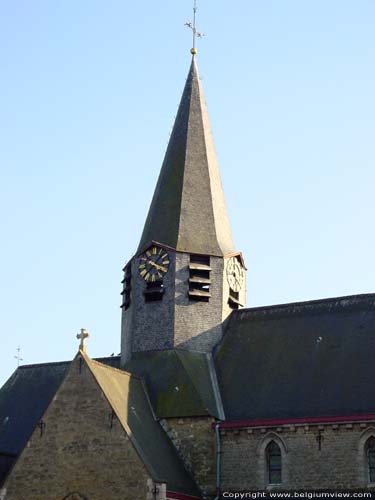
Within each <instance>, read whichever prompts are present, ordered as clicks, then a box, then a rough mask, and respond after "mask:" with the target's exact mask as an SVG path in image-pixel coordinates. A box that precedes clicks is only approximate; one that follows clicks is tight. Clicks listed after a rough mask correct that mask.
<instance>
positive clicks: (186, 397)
mask: <svg viewBox="0 0 375 500" xmlns="http://www.w3.org/2000/svg"><path fill="white" fill-rule="evenodd" d="M125 368H126V369H127V370H129V371H130V372H131V373H134V374H137V375H139V376H141V377H142V378H144V380H145V382H146V385H147V389H148V393H149V395H150V400H151V403H152V405H153V408H154V410H155V413H156V415H157V416H158V417H159V418H167V417H196V416H213V417H216V418H219V419H224V414H223V410H222V403H221V398H220V394H219V391H218V388H217V382H216V374H215V373H214V367H213V364H212V362H211V354H206V353H200V352H190V351H183V350H180V349H169V350H164V351H146V352H136V353H133V355H132V359H131V361H129V362H128V363H127V365H126V366H125Z"/></svg>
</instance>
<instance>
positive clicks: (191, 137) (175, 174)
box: [138, 57, 234, 256]
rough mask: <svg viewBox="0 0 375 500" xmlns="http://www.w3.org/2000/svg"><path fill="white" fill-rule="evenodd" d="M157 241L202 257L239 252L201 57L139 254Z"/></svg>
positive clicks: (188, 85)
mask: <svg viewBox="0 0 375 500" xmlns="http://www.w3.org/2000/svg"><path fill="white" fill-rule="evenodd" d="M153 241H155V242H158V243H160V244H162V245H166V246H169V247H172V248H175V249H176V250H178V251H181V252H189V253H197V254H209V255H219V256H222V255H226V254H228V253H231V252H233V251H234V247H233V242H232V237H231V231H230V225H229V220H228V215H227V210H226V205H225V200H224V194H223V189H222V185H221V179H220V173H219V167H218V163H217V158H216V153H215V147H214V143H213V138H212V133H211V128H210V124H209V118H208V113H207V109H206V104H205V100H204V96H203V90H202V86H201V83H200V79H199V75H198V69H197V65H196V61H195V57H193V60H192V62H191V66H190V71H189V74H188V77H187V80H186V85H185V89H184V92H183V95H182V98H181V102H180V106H179V109H178V113H177V117H176V120H175V124H174V127H173V131H172V135H171V138H170V141H169V144H168V148H167V152H166V154H165V158H164V162H163V165H162V168H161V172H160V176H159V180H158V183H157V186H156V189H155V193H154V197H153V199H152V203H151V206H150V209H149V213H148V216H147V220H146V223H145V226H144V229H143V234H142V237H141V241H140V243H139V247H138V253H139V252H141V251H143V250H144V249H145V248H147V247H148V246H149V245H150V244H151V243H152V242H153Z"/></svg>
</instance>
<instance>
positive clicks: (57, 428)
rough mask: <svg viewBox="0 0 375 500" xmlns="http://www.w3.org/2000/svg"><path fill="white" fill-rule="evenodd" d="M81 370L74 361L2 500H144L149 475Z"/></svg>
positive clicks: (88, 375)
mask: <svg viewBox="0 0 375 500" xmlns="http://www.w3.org/2000/svg"><path fill="white" fill-rule="evenodd" d="M81 369H82V370H81V373H79V364H78V359H76V360H75V361H74V362H73V363H72V365H71V368H70V369H69V372H68V374H67V376H66V378H65V380H64V382H63V384H62V385H61V387H60V389H59V390H58V392H57V393H56V396H55V397H54V399H53V400H52V402H51V404H50V406H49V408H48V409H47V411H46V413H45V415H44V416H43V428H42V429H41V428H39V427H37V428H36V429H35V431H34V432H33V434H32V436H31V438H30V440H29V442H28V443H27V446H26V447H25V449H24V450H23V452H22V454H21V455H20V457H19V459H18V461H17V462H16V464H15V466H14V468H13V470H12V471H11V473H10V475H9V476H8V478H7V480H6V482H5V484H4V488H6V495H5V497H4V499H5V500H57V499H58V500H62V499H63V498H64V497H65V496H67V495H68V494H69V493H74V492H75V493H78V494H80V495H81V496H82V497H83V498H88V499H90V500H116V499H118V500H120V499H121V500H134V499H139V500H142V499H146V495H147V489H148V487H147V481H148V480H149V479H150V478H149V475H148V474H147V471H146V469H145V467H144V465H143V463H142V462H141V460H140V459H139V457H138V455H137V453H136V452H135V450H134V448H133V446H132V444H131V442H130V441H129V439H128V437H127V435H126V433H125V431H124V430H123V428H122V426H121V425H120V423H119V421H118V420H117V418H116V417H115V418H113V417H112V410H111V407H110V405H109V404H108V402H107V400H106V398H105V397H104V394H103V393H102V391H101V389H100V388H99V386H98V385H97V383H96V381H95V380H94V378H93V376H92V374H91V372H90V370H89V369H88V367H87V366H86V365H85V364H84V363H83V364H82V367H81ZM149 484H150V483H149ZM78 498H79V497H78Z"/></svg>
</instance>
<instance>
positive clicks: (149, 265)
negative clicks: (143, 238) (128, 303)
mask: <svg viewBox="0 0 375 500" xmlns="http://www.w3.org/2000/svg"><path fill="white" fill-rule="evenodd" d="M168 269H169V255H168V253H167V252H166V251H165V250H164V248H160V247H157V246H152V247H151V248H150V249H149V250H147V251H146V252H145V253H144V254H142V255H141V256H140V259H139V266H138V270H139V274H140V276H141V278H143V279H144V280H145V281H148V282H155V281H160V280H162V279H163V277H164V275H165V274H166V273H167V272H168Z"/></svg>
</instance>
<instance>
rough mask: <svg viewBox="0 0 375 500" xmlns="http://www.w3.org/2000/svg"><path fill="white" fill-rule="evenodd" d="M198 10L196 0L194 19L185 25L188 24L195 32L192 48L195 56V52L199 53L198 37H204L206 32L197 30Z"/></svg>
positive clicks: (195, 0)
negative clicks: (197, 46)
mask: <svg viewBox="0 0 375 500" xmlns="http://www.w3.org/2000/svg"><path fill="white" fill-rule="evenodd" d="M197 10H198V8H197V0H194V7H193V21H187V22H186V23H185V26H187V27H188V28H190V29H191V31H192V32H193V47H192V49H191V50H190V52H191V53H192V54H193V56H195V54H196V53H197V48H196V40H197V38H202V37H204V33H201V32H200V31H197V23H196V19H197Z"/></svg>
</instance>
